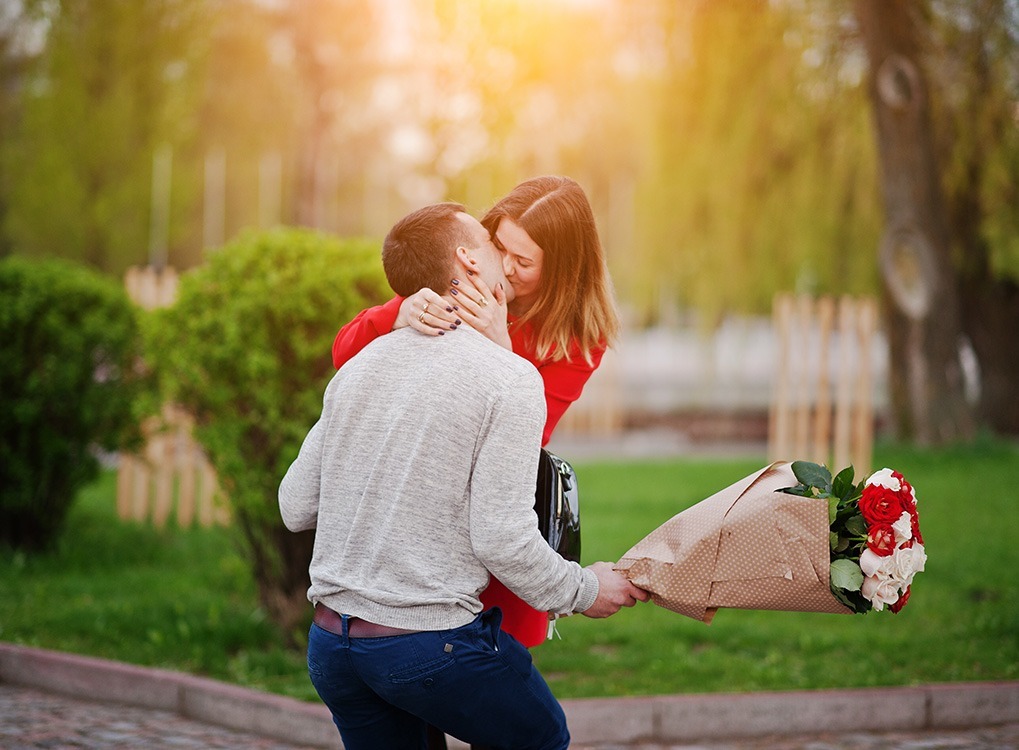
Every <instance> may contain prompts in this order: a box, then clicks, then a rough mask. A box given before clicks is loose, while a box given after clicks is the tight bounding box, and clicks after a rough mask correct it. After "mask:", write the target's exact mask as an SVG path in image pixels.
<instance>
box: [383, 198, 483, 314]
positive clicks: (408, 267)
mask: <svg viewBox="0 0 1019 750" xmlns="http://www.w3.org/2000/svg"><path fill="white" fill-rule="evenodd" d="M458 213H466V209H465V208H464V207H463V206H462V205H460V204H459V203H436V204H433V205H431V206H425V207H424V208H419V209H418V210H417V211H414V212H412V213H410V214H408V215H407V216H404V217H403V218H402V219H400V220H399V221H398V222H396V224H394V225H393V228H392V229H390V230H389V234H387V235H386V239H385V241H384V242H383V243H382V267H383V268H384V269H385V272H386V278H387V279H388V280H389V286H391V287H392V288H393V291H394V292H396V293H397V294H399V295H400V296H401V297H409V296H410V295H412V294H414V292H416V291H418V290H419V289H422V288H423V287H428V288H429V289H433V290H434V291H436V292H438V293H439V294H443V293H444V292H445V291H446V289H447V288H448V287H449V284H450V281H451V280H452V278H453V256H454V253H455V252H456V248H457V246H458V245H467V246H469V243H470V242H471V237H470V234H469V232H468V231H467V227H466V226H465V225H464V224H463V223H462V222H461V221H460V220H459V219H457V217H456V215H457V214H458Z"/></svg>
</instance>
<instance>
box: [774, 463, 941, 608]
mask: <svg viewBox="0 0 1019 750" xmlns="http://www.w3.org/2000/svg"><path fill="white" fill-rule="evenodd" d="M792 471H793V474H794V475H795V476H796V479H797V480H799V484H797V485H796V486H795V487H787V488H785V489H783V490H782V491H783V492H786V493H789V494H793V495H799V496H802V497H815V498H818V499H824V500H827V502H828V521H829V524H830V529H831V530H830V533H829V546H830V548H831V565H830V585H831V592H832V594H833V595H834V596H835V598H836V599H838V600H839V601H840V602H842V603H843V604H845V605H846V606H847V607H849V608H850V609H851V610H852V611H853V612H857V613H862V612H867V611H869V610H871V609H874V610H877V611H878V612H880V611H881V610H883V609H884V608H885V606H886V605H887V606H888V607H889V609H891V611H892V612H898V611H899V610H901V609H902V608H903V607H904V606H905V605H906V602H908V601H909V594H910V591H911V585H912V583H913V577H914V576H915V575H916V574H917V573H919V572H921V571H922V570H923V569H924V564H925V563H926V561H927V553H926V551H925V549H924V545H923V535H922V534H921V533H920V517H919V515H918V514H917V510H916V492H915V491H914V490H913V487H912V485H910V483H909V482H907V481H906V479H905V477H903V476H902V474H900V473H899V472H897V471H893V470H891V469H881V470H880V471H877V472H875V473H874V474H872V475H871V476H870V477H869V478H868V479H867V480H866V481H863V482H860V483H859V484H858V485H854V484H853V467H852V466H850V467H848V468H846V469H843V470H842V471H840V472H839V473H838V474H836V475H835V477H834V478H833V477H832V475H831V473H830V472H829V471H828V469H826V468H825V467H824V466H821V465H819V464H815V463H811V462H809V461H794V462H793V464H792Z"/></svg>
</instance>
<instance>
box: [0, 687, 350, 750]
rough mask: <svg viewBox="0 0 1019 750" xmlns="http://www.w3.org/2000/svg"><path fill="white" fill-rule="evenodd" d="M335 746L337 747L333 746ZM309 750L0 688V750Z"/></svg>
mask: <svg viewBox="0 0 1019 750" xmlns="http://www.w3.org/2000/svg"><path fill="white" fill-rule="evenodd" d="M338 744H339V743H337V745H338ZM28 748H33V749H34V748H47V750H70V749H71V748H73V749H74V750H100V749H102V750H112V749H113V748H116V749H117V750H129V749H131V750H134V749H135V748H138V749H139V750H141V749H142V748H144V749H145V750H149V749H150V748H152V749H154V750H163V749H164V748H165V749H166V750H169V749H170V748H173V749H174V750H191V749H192V748H203V749H205V748H209V749H210V750H211V749H216V750H227V749H229V748H250V749H251V750H310V749H306V748H303V747H301V746H299V745H288V744H285V743H281V742H279V741H276V740H269V739H266V738H265V737H259V736H257V735H252V734H245V733H243V732H235V731H232V730H229V729H223V728H222V727H214V726H209V725H208V724H202V723H200V722H197V721H190V720H188V719H183V718H181V717H180V716H178V715H177V714H174V713H170V712H169V711H153V710H150V709H146V708H136V707H134V706H119V705H117V706H115V705H109V704H101V703H90V702H88V701H82V700H77V699H75V698H68V697H65V696H62V695H54V694H52V693H44V692H40V691H37V690H31V689H28V688H21V687H15V686H13V685H5V684H0V750H27V749H28Z"/></svg>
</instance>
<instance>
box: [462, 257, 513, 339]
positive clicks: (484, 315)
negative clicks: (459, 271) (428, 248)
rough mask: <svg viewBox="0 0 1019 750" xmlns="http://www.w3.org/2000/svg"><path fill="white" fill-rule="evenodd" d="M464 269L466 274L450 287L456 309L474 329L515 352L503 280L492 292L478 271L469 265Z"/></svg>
mask: <svg viewBox="0 0 1019 750" xmlns="http://www.w3.org/2000/svg"><path fill="white" fill-rule="evenodd" d="M472 262H473V261H472ZM461 267H463V266H461ZM464 270H465V271H466V274H465V275H462V276H460V277H458V278H455V279H453V286H452V288H451V289H450V290H449V293H450V298H451V299H452V300H453V306H454V311H455V312H457V313H458V314H459V315H460V317H461V318H462V319H463V320H465V321H466V322H467V323H469V324H470V326H471V328H473V329H474V330H476V331H478V332H480V333H482V334H484V335H485V336H486V337H487V338H489V339H491V340H492V341H494V342H495V343H497V344H498V345H499V346H502V347H505V348H506V349H509V350H510V351H512V350H513V343H512V342H511V341H510V335H509V326H508V325H507V323H506V292H505V291H504V290H503V286H502V283H501V282H500V283H499V284H497V285H496V288H495V290H494V291H493V290H492V289H491V288H490V287H489V286H488V284H486V283H485V281H484V280H483V279H482V278H481V276H480V275H479V274H478V273H477V271H473V270H471V269H469V268H465V269H464Z"/></svg>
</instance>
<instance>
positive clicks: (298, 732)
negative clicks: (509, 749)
mask: <svg viewBox="0 0 1019 750" xmlns="http://www.w3.org/2000/svg"><path fill="white" fill-rule="evenodd" d="M0 683H8V684H12V685H21V686H25V687H32V688H36V689H39V690H43V691H47V692H52V693H60V694H64V695H68V696H72V697H76V698H80V699H83V700H92V701H101V702H110V703H124V704H127V705H132V706H140V707H143V708H151V709H158V710H162V711H169V712H172V713H175V714H178V715H180V716H182V717H184V718H187V719H192V720H195V721H200V722H204V723H206V724H212V725H216V726H221V727H226V728H228V729H236V730H240V731H244V732H250V733H254V734H258V735H261V736H265V737H269V738H273V739H277V740H281V741H285V742H289V743H293V744H298V745H308V746H314V747H337V746H338V744H339V736H338V735H337V733H336V729H335V727H334V726H333V723H332V719H331V718H330V715H329V711H328V710H326V708H325V707H324V706H322V705H319V704H313V703H307V702H304V701H299V700H296V699H293V698H286V697H283V696H277V695H272V694H269V693H263V692H260V691H257V690H251V689H248V688H241V687H237V686H235V685H230V684H227V683H223V682H218V681H216V680H210V679H206V678H203V677H194V676H192V675H188V674H183V673H180V672H172V671H168V670H163V669H151V668H146V667H138V666H134V665H131V664H123V663H121V662H113V661H106V660H103V659H95V658H92V657H86V656H79V655H77V654H67V653H62V652H58V651H48V650H44V649H38V648H31V647H27V646H16V645H13V644H7V643H0ZM563 707H564V709H565V710H566V716H567V719H568V721H569V726H570V732H571V734H572V736H573V740H574V741H575V742H576V743H578V744H614V745H624V746H625V745H628V744H638V743H657V744H669V743H676V742H690V741H696V740H714V739H730V738H739V737H762V736H767V735H795V734H809V733H814V732H842V731H854V730H861V729H864V730H867V731H877V732H880V731H901V730H936V729H961V728H968V727H978V726H991V725H995V724H1007V723H1013V722H1017V721H1019V681H1014V682H977V683H945V684H936V685H924V686H918V687H888V688H873V689H851V690H809V691H808V690H804V691H788V692H766V693H734V694H706V695H672V696H649V697H633V698H585V699H579V700H567V701H563ZM451 747H464V746H462V745H459V744H456V743H451Z"/></svg>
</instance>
